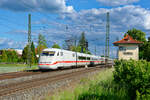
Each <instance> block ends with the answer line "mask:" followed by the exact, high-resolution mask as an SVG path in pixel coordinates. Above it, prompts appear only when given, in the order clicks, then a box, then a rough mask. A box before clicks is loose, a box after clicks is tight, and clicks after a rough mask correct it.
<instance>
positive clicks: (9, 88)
mask: <svg viewBox="0 0 150 100" xmlns="http://www.w3.org/2000/svg"><path fill="white" fill-rule="evenodd" d="M100 69H102V68H100V67H92V68H87V69H85V70H79V71H75V72H70V73H64V74H59V75H55V76H47V77H44V78H37V79H33V80H27V81H23V82H18V83H13V84H7V85H4V86H0V97H1V96H6V95H10V94H13V93H15V92H19V91H24V90H27V89H31V88H35V87H38V86H43V85H46V84H49V83H53V82H57V81H61V80H65V79H69V78H75V77H78V76H80V75H82V74H85V73H89V72H93V71H96V70H100Z"/></svg>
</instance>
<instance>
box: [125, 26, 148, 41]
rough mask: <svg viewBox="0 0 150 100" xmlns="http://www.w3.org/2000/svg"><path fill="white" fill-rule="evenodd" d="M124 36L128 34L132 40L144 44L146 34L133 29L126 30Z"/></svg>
mask: <svg viewBox="0 0 150 100" xmlns="http://www.w3.org/2000/svg"><path fill="white" fill-rule="evenodd" d="M126 34H129V35H130V36H131V37H133V39H136V40H138V41H141V42H146V38H145V36H146V34H145V33H144V32H142V31H141V30H138V29H135V28H133V29H131V30H128V31H127V33H126ZM126 34H125V35H126Z"/></svg>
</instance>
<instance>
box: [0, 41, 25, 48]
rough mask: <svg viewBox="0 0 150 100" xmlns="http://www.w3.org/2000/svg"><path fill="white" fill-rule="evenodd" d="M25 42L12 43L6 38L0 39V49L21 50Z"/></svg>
mask: <svg viewBox="0 0 150 100" xmlns="http://www.w3.org/2000/svg"><path fill="white" fill-rule="evenodd" d="M26 44H27V42H24V41H14V40H12V39H8V38H0V49H3V48H14V49H15V48H19V49H22V48H24V47H25V45H26Z"/></svg>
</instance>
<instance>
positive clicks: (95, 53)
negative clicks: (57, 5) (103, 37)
mask: <svg viewBox="0 0 150 100" xmlns="http://www.w3.org/2000/svg"><path fill="white" fill-rule="evenodd" d="M95 55H96V45H95Z"/></svg>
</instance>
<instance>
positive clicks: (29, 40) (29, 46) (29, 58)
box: [27, 14, 31, 68]
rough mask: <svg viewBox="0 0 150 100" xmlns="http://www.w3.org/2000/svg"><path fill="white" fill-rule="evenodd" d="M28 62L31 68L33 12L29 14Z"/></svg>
mask: <svg viewBox="0 0 150 100" xmlns="http://www.w3.org/2000/svg"><path fill="white" fill-rule="evenodd" d="M27 64H28V66H29V67H30V68H31V14H29V15H28V54H27Z"/></svg>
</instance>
